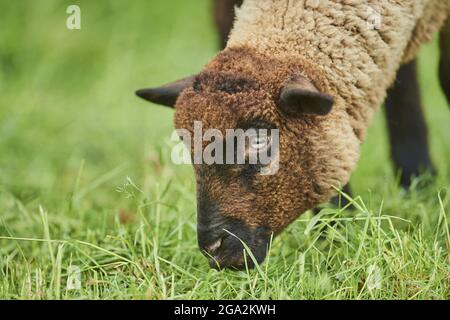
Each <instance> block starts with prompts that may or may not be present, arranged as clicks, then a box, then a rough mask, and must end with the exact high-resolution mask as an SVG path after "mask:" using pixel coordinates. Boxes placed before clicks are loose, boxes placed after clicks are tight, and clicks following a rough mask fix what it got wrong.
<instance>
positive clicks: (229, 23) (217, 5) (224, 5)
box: [214, 0, 244, 49]
mask: <svg viewBox="0 0 450 320" xmlns="http://www.w3.org/2000/svg"><path fill="white" fill-rule="evenodd" d="M243 1H244V0H214V21H215V23H216V27H217V30H218V31H219V37H220V48H221V49H224V48H225V46H226V44H227V41H228V35H229V34H230V31H231V28H232V27H233V22H234V7H235V6H240V5H241V4H242V2H243Z"/></svg>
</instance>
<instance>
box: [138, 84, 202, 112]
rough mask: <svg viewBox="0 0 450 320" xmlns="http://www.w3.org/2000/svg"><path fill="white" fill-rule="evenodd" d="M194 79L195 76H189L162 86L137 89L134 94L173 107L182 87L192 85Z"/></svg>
mask: <svg viewBox="0 0 450 320" xmlns="http://www.w3.org/2000/svg"><path fill="white" fill-rule="evenodd" d="M194 80H195V76H190V77H187V78H184V79H181V80H178V81H175V82H172V83H168V84H166V85H164V86H162V87H158V88H149V89H140V90H137V91H136V95H137V96H138V97H141V98H142V99H145V100H147V101H150V102H153V103H156V104H160V105H163V106H167V107H171V108H173V107H174V106H175V103H176V102H177V98H178V96H179V95H180V94H181V92H183V90H184V89H186V88H188V87H191V86H193V84H194Z"/></svg>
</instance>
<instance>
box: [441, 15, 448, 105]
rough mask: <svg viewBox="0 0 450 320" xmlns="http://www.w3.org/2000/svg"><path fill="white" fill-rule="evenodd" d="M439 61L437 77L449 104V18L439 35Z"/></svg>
mask: <svg viewBox="0 0 450 320" xmlns="http://www.w3.org/2000/svg"><path fill="white" fill-rule="evenodd" d="M439 42H440V43H439V44H440V47H441V62H440V65H439V77H440V80H441V86H442V90H444V93H445V95H446V96H447V101H448V103H449V105H450V18H449V19H448V20H447V22H446V23H445V26H444V28H443V29H442V30H441V35H440V41H439Z"/></svg>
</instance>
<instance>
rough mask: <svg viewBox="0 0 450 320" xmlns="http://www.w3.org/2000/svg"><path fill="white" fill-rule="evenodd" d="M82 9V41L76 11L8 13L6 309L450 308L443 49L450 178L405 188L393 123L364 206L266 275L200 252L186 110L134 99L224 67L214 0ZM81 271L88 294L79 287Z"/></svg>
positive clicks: (280, 249) (441, 150) (0, 99)
mask: <svg viewBox="0 0 450 320" xmlns="http://www.w3.org/2000/svg"><path fill="white" fill-rule="evenodd" d="M73 3H75V4H78V5H80V7H81V11H82V15H81V18H82V25H81V26H82V29H81V30H79V31H76V30H72V31H70V30H67V29H66V27H65V22H66V18H67V14H66V7H67V5H69V4H72V1H70V2H69V1H59V0H46V1H31V0H26V1H25V0H23V1H0V12H1V17H0V92H1V94H0V298H2V299H47V298H49V299H78V298H82V299H91V298H92V299H222V298H224V299H238V298H241V299H260V298H264V299H448V298H450V269H449V260H448V253H449V247H448V245H449V243H450V236H449V224H448V218H449V217H448V214H449V210H450V204H449V202H450V192H449V187H450V161H449V159H450V142H449V135H450V111H449V108H448V106H447V103H446V101H445V99H444V96H443V95H442V93H441V91H440V89H439V86H438V82H437V75H436V70H437V57H438V50H437V47H436V44H435V43H433V44H430V45H428V46H426V47H424V48H423V49H422V52H421V55H420V71H421V79H420V81H421V84H422V92H423V98H424V103H425V105H426V116H427V121H428V123H429V124H430V139H431V148H432V155H433V160H434V162H435V164H436V167H437V168H438V171H439V176H438V177H437V178H436V179H434V180H432V181H431V182H429V183H428V184H427V186H426V187H424V188H421V189H419V188H417V184H420V181H421V180H430V178H429V177H428V178H427V177H420V178H419V179H417V180H416V183H415V184H413V186H412V187H411V190H409V192H405V191H404V190H401V189H400V188H399V187H397V183H396V181H397V178H396V174H395V173H393V171H392V168H391V164H390V160H389V153H388V144H387V139H386V131H385V124H384V119H383V115H382V112H380V113H379V114H378V116H377V118H376V121H375V123H374V125H373V127H372V128H371V130H370V132H369V137H368V140H367V142H366V143H365V145H364V147H363V152H362V158H361V162H360V164H359V167H358V169H357V171H356V172H355V173H354V176H353V178H352V186H353V190H354V193H355V202H354V206H353V207H354V210H337V209H331V208H328V209H324V210H323V211H322V212H321V214H320V215H318V216H313V215H312V214H311V213H306V214H304V215H302V216H301V217H300V218H299V219H298V220H297V221H296V222H295V223H293V224H292V225H291V226H290V227H289V228H288V230H287V231H286V232H284V233H283V234H282V235H281V236H279V237H277V238H275V239H273V242H272V244H271V249H270V255H269V257H268V259H267V260H266V262H265V263H264V264H262V265H261V266H260V267H259V268H257V269H255V270H251V271H241V272H232V271H220V272H218V271H215V270H210V269H209V268H208V265H207V262H206V259H205V258H204V257H203V256H202V254H201V253H200V251H199V250H198V248H197V242H196V212H195V201H196V200H195V189H194V179H193V172H192V169H191V168H190V167H189V166H175V165H173V164H172V163H171V161H170V140H169V137H170V134H171V132H172V129H173V128H172V115H173V112H172V111H171V110H168V109H165V108H162V107H157V106H153V105H150V104H147V103H145V102H143V101H141V100H138V99H137V98H136V97H134V95H133V92H134V90H135V89H137V88H140V87H142V86H147V85H148V86H150V85H156V84H161V83H164V82H166V81H169V80H173V79H175V78H178V77H181V76H185V75H188V74H192V73H194V72H196V71H198V70H199V69H200V68H201V67H202V65H203V64H205V63H206V62H207V61H208V60H209V59H210V58H211V57H213V56H214V54H215V52H216V43H217V38H216V35H215V32H214V29H213V26H212V22H211V17H210V11H209V7H210V1H208V0H192V1H185V0H176V1H175V0H170V1H156V0H152V1H144V0H140V1H121V0H111V1H106V0H100V1H87V0H84V1H73ZM331 220H334V221H336V224H333V225H330V226H328V228H326V230H327V231H326V232H325V233H322V232H321V230H323V229H324V226H326V225H327V224H328V223H329V222H330V221H331ZM74 268H75V269H74ZM76 268H79V269H76ZM73 270H75V271H76V270H80V271H81V279H80V280H81V283H80V284H81V287H80V288H79V289H73V290H69V289H70V286H69V287H68V286H67V282H68V279H69V282H72V281H71V280H70V279H74V278H73V277H71V274H72V273H73ZM75 279H78V278H77V277H75Z"/></svg>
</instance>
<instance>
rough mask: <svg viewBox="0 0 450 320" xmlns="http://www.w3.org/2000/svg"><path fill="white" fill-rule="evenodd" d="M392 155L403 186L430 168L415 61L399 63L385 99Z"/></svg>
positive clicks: (406, 185) (431, 168)
mask: <svg viewBox="0 0 450 320" xmlns="http://www.w3.org/2000/svg"><path fill="white" fill-rule="evenodd" d="M386 117H387V124H388V128H389V139H390V144H391V156H392V160H393V162H394V166H395V169H397V170H399V171H400V172H401V177H400V183H401V185H402V186H403V187H408V186H409V185H410V184H411V178H412V177H414V176H418V175H419V174H420V173H421V172H422V171H424V170H431V171H434V170H433V165H432V163H431V159H430V154H429V148H428V137H427V127H426V123H425V119H424V115H423V112H422V104H421V96H420V92H419V83H418V81H417V67H416V61H412V62H410V63H408V64H406V65H404V66H402V67H401V68H400V70H399V72H398V74H397V80H396V82H395V84H394V86H393V87H392V88H391V89H390V90H389V92H388V97H387V99H386Z"/></svg>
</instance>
